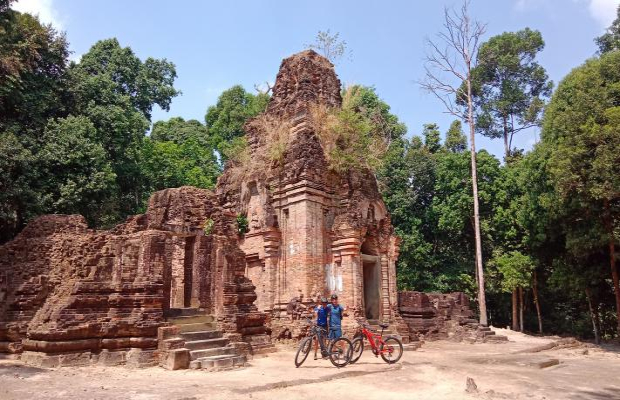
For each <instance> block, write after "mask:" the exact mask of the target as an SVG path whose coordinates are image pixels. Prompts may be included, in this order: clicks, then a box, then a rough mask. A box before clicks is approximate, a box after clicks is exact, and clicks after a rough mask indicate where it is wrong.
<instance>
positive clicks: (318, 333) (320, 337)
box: [308, 324, 327, 354]
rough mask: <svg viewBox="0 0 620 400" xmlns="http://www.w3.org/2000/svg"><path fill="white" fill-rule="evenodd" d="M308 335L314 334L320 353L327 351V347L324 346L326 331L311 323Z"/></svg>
mask: <svg viewBox="0 0 620 400" xmlns="http://www.w3.org/2000/svg"><path fill="white" fill-rule="evenodd" d="M308 336H314V337H315V338H316V340H317V342H318V343H319V346H320V347H321V354H324V353H326V352H327V348H326V346H325V338H326V337H327V331H326V330H325V329H323V328H321V327H320V326H318V325H316V324H313V325H312V327H311V328H310V334H309V335H308Z"/></svg>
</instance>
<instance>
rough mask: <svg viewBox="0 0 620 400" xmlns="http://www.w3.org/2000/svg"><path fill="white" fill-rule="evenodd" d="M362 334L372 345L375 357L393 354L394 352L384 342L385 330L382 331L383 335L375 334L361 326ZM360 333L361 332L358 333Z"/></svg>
mask: <svg viewBox="0 0 620 400" xmlns="http://www.w3.org/2000/svg"><path fill="white" fill-rule="evenodd" d="M360 328H361V334H362V335H363V336H364V337H365V338H366V340H367V341H368V343H370V347H371V349H372V353H373V354H374V355H375V357H378V356H379V354H385V353H391V352H392V351H393V350H392V349H390V348H388V347H387V346H384V345H385V342H384V341H383V329H381V333H380V334H377V333H373V332H372V331H371V330H370V329H368V328H367V327H365V326H364V325H361V324H360ZM358 332H360V331H358Z"/></svg>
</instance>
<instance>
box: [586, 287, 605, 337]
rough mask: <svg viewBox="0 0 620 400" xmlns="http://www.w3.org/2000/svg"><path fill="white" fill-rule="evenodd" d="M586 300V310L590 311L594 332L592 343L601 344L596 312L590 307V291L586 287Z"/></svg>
mask: <svg viewBox="0 0 620 400" xmlns="http://www.w3.org/2000/svg"><path fill="white" fill-rule="evenodd" d="M586 298H587V299H588V308H589V309H590V318H591V319H592V330H593V331H594V342H595V343H596V344H600V343H601V334H600V333H599V329H598V311H596V310H595V309H594V306H593V305H592V291H591V290H590V288H589V287H586Z"/></svg>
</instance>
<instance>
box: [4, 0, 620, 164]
mask: <svg viewBox="0 0 620 400" xmlns="http://www.w3.org/2000/svg"><path fill="white" fill-rule="evenodd" d="M618 3H620V0H502V1H499V0H497V1H492V0H472V7H471V11H472V15H473V16H474V17H475V18H476V19H478V20H480V21H483V22H486V23H487V24H488V28H487V38H488V37H490V36H493V35H495V34H498V33H501V32H504V31H514V30H519V29H522V28H525V27H530V28H532V29H537V30H540V31H541V32H542V35H543V38H544V39H545V41H546V47H545V50H544V51H543V52H542V53H541V54H540V57H539V61H540V63H541V64H542V65H543V66H544V67H545V68H546V69H547V71H548V73H549V76H550V77H551V79H552V80H553V81H554V82H555V83H556V84H557V82H558V81H559V80H561V79H562V77H563V76H565V75H566V74H567V73H568V72H569V71H570V70H571V69H572V68H574V67H575V66H577V65H579V64H581V63H582V62H583V61H584V60H586V59H587V58H589V57H591V56H592V55H593V54H594V53H595V51H596V48H595V46H594V42H593V38H594V37H596V36H598V35H600V34H601V33H602V32H603V31H604V29H605V27H607V26H608V25H609V24H610V23H611V21H612V20H613V19H614V16H615V8H616V7H617V5H618ZM460 4H461V3H460V1H433V0H426V1H413V0H411V1H404V0H403V1H367V0H356V1H355V0H351V1H348V0H347V1H333V0H314V1H300V0H296V1H283V0H282V1H256V0H254V1H252V0H248V1H217V2H215V1H198V0H194V1H191V0H186V1H174V2H172V1H169V0H168V1H162V0H149V1H145V0H144V1H137V0H136V1H127V0H89V1H84V0H20V1H19V2H18V3H16V5H14V8H16V9H18V10H20V11H25V12H31V13H35V14H39V16H40V18H41V19H42V20H44V21H46V22H52V23H54V25H56V26H59V27H60V29H62V30H64V31H66V33H67V37H68V39H69V42H70V44H71V45H70V48H71V50H72V51H73V52H74V54H73V57H74V58H75V59H79V56H80V55H81V54H83V53H85V52H87V51H88V49H89V47H90V46H91V45H92V44H93V43H95V42H96V41H97V40H100V39H105V38H110V37H116V38H118V40H119V41H120V43H121V44H122V45H123V46H130V47H131V48H132V49H133V50H134V52H135V53H136V54H137V55H138V56H140V57H141V58H146V57H149V56H151V57H157V58H167V59H168V60H171V61H173V62H174V63H175V64H176V66H177V74H178V79H177V81H176V83H175V86H176V87H177V88H178V89H180V90H182V91H183V95H182V96H179V97H177V98H175V99H174V100H173V102H172V106H171V109H170V112H168V113H166V112H163V111H162V110H156V111H155V112H154V115H153V120H154V121H156V120H162V119H168V118H170V117H173V116H182V117H184V118H186V119H190V118H194V119H198V120H200V121H203V120H204V114H205V111H206V109H207V107H208V106H209V105H212V104H214V103H215V102H216V100H217V96H218V95H219V94H220V93H221V92H222V91H223V90H225V89H226V88H229V87H230V86H232V85H234V84H237V83H239V84H242V85H243V86H244V87H245V88H246V89H248V90H253V87H254V85H255V84H261V83H263V82H265V81H268V82H273V81H274V79H275V76H276V74H277V72H278V67H279V65H280V62H281V60H282V58H284V57H287V56H288V55H290V54H293V53H295V52H297V51H300V50H303V49H304V48H305V44H307V43H312V42H313V40H314V38H315V36H316V33H317V32H318V31H319V30H327V29H330V30H331V31H332V32H339V33H340V36H341V38H342V39H344V40H346V42H347V44H348V47H349V49H350V50H351V52H352V57H351V60H345V61H342V62H340V63H339V64H338V65H337V66H336V71H337V73H338V75H339V77H340V79H341V81H342V82H343V83H344V84H363V85H369V86H374V87H375V88H376V90H377V93H378V94H379V96H381V97H382V98H383V99H384V100H385V101H386V102H387V103H388V104H390V105H391V107H392V111H393V112H394V113H395V114H396V115H398V117H399V118H400V119H401V120H402V121H403V122H404V123H405V124H406V125H407V127H408V129H409V132H410V134H418V133H419V132H420V131H421V129H422V124H424V123H429V122H437V123H438V124H439V125H440V128H441V130H442V132H445V130H446V129H447V128H448V125H449V124H450V122H451V120H452V118H451V117H450V116H448V115H446V114H444V113H443V109H442V106H441V104H440V103H439V102H438V101H437V100H435V99H434V98H433V97H432V96H431V95H428V94H426V93H424V92H422V91H421V90H420V88H419V86H418V85H417V84H416V81H417V80H419V79H421V78H422V76H423V57H424V52H425V50H424V39H425V37H432V36H433V35H434V34H435V33H436V32H437V31H439V30H440V28H441V22H442V15H443V14H442V13H443V7H444V6H453V5H460ZM536 136H537V133H536V132H534V131H532V132H524V133H523V134H521V135H520V136H518V137H516V138H515V144H516V145H517V146H518V147H522V148H529V147H530V146H531V145H532V144H533V143H534V141H535V140H536ZM476 140H477V145H478V147H479V148H486V149H488V150H489V151H491V152H492V153H494V154H496V155H498V156H500V158H501V154H502V151H503V150H502V143H501V141H500V140H496V141H491V140H489V139H486V138H483V137H481V136H478V137H477V139H476Z"/></svg>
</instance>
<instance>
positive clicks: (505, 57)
mask: <svg viewBox="0 0 620 400" xmlns="http://www.w3.org/2000/svg"><path fill="white" fill-rule="evenodd" d="M544 46H545V42H544V41H543V39H542V36H541V34H540V32H538V31H532V30H530V29H529V28H526V29H523V30H521V31H518V32H505V33H502V34H501V35H497V36H494V37H492V38H491V39H489V40H488V41H487V42H485V43H483V44H482V46H480V51H479V52H478V65H477V66H476V68H474V69H473V71H472V77H473V79H472V87H473V94H474V100H475V103H476V106H477V109H478V112H477V115H476V121H477V124H476V128H477V130H478V131H479V132H481V133H482V134H483V135H485V136H488V137H490V138H503V139H504V153H505V156H506V158H508V157H509V156H510V152H511V149H512V139H513V136H514V135H515V134H516V133H518V132H520V131H522V130H524V129H527V128H531V127H534V126H537V125H539V124H540V118H541V115H542V110H543V107H544V104H545V98H547V97H548V96H549V95H550V94H551V89H552V87H553V83H552V82H550V81H549V78H548V76H547V73H546V71H545V69H544V68H543V67H542V66H541V65H540V64H538V62H536V55H537V54H538V53H539V52H540V51H541V50H542V49H543V48H544Z"/></svg>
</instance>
